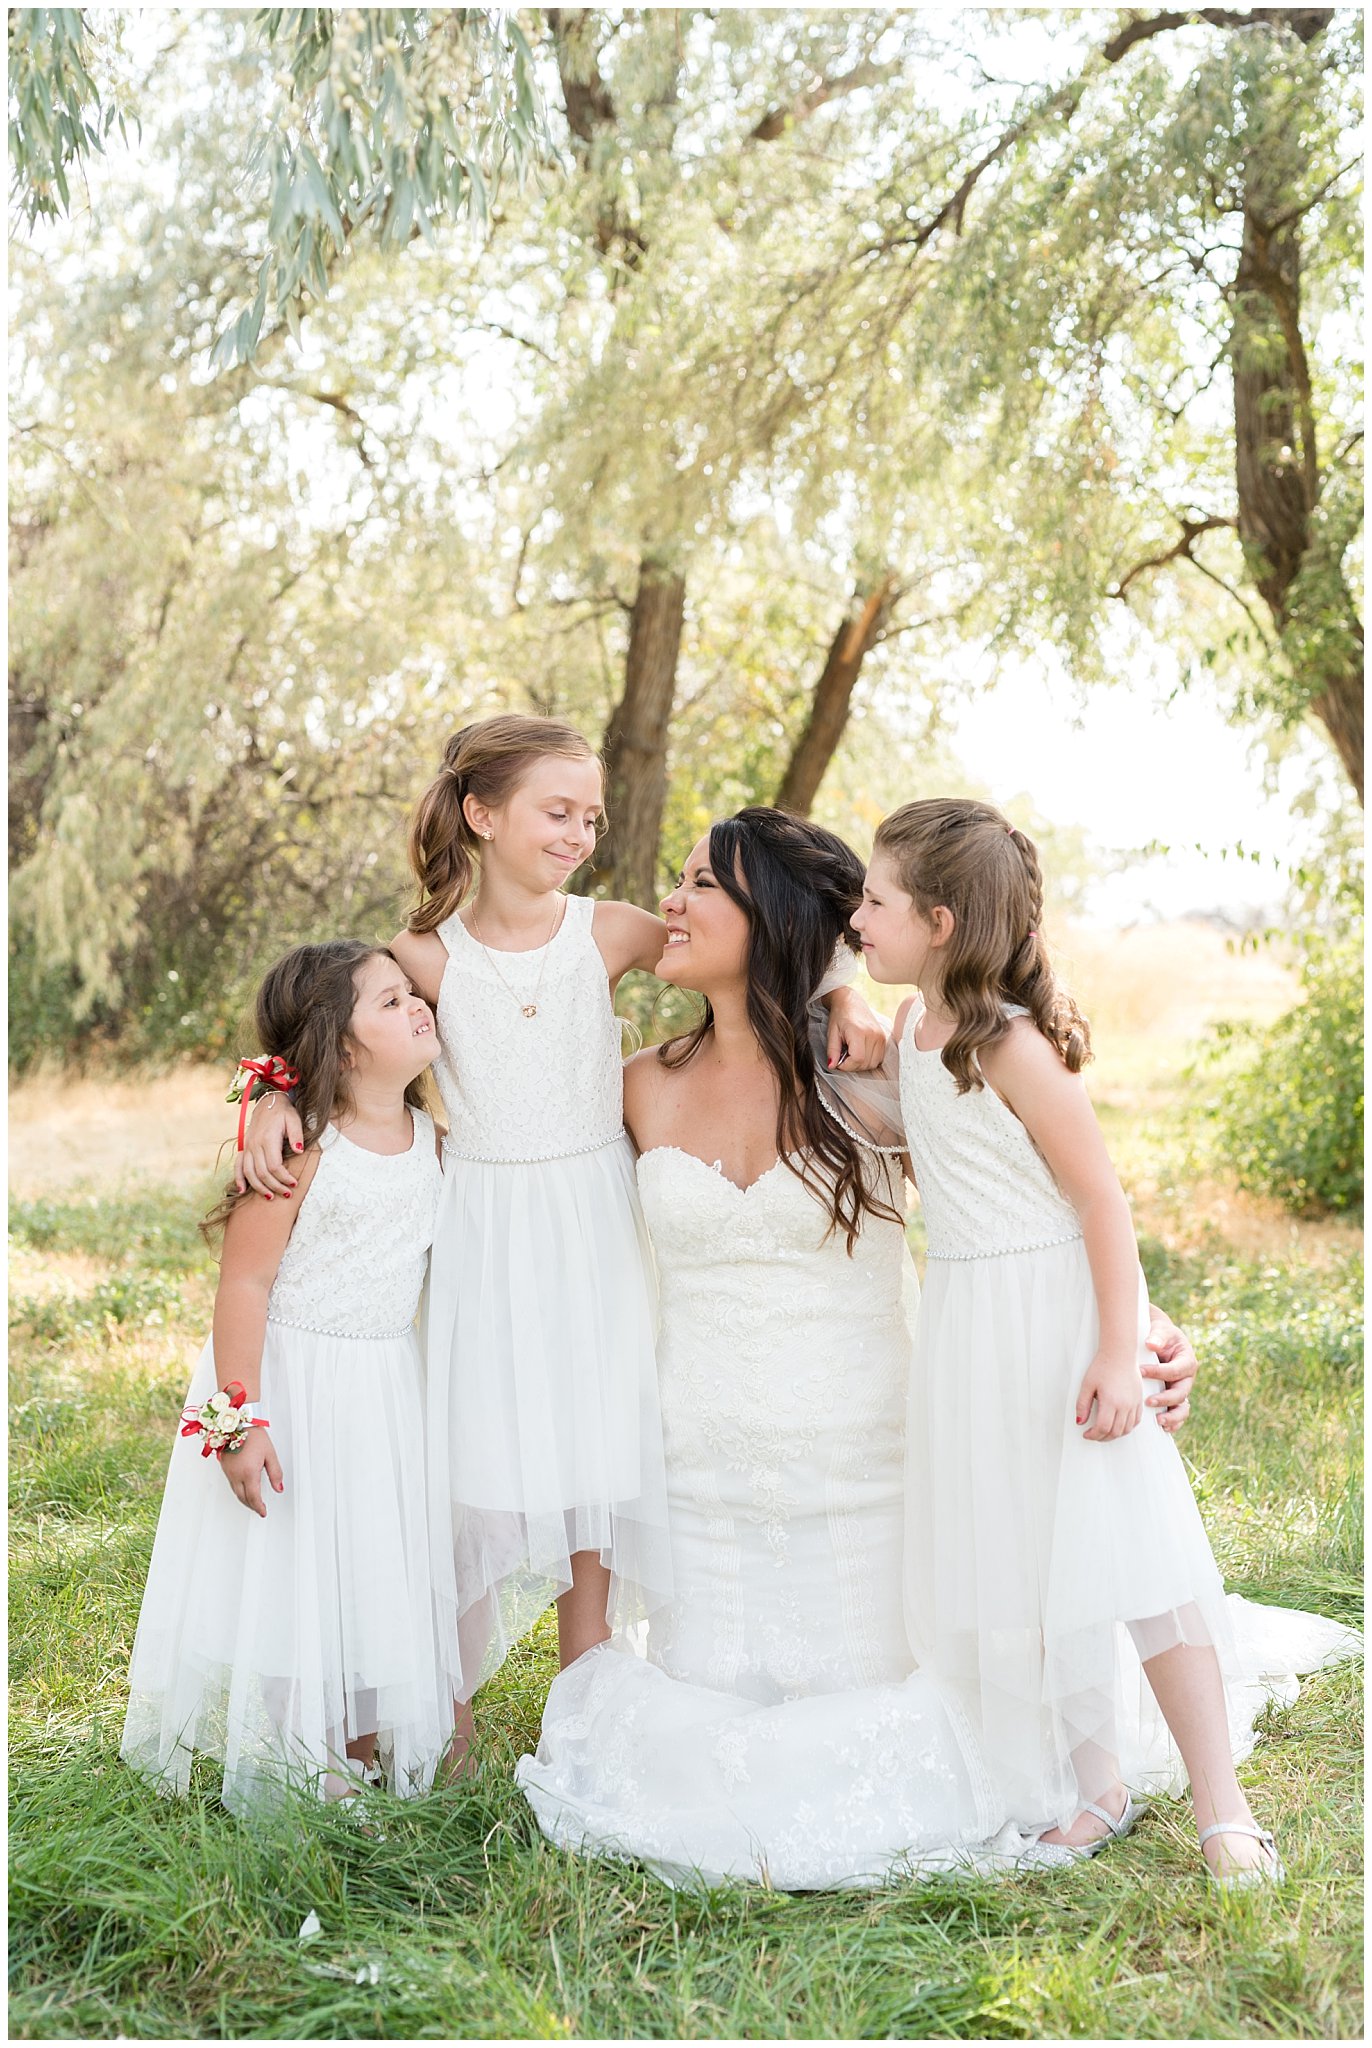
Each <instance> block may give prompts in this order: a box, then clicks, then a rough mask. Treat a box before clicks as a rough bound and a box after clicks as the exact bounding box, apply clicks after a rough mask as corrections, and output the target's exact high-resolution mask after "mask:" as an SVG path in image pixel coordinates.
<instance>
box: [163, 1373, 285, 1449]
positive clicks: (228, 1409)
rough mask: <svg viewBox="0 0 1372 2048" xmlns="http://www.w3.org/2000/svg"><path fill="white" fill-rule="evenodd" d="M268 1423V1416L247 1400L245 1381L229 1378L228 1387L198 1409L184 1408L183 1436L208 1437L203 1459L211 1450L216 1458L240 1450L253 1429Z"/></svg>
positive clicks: (182, 1413)
mask: <svg viewBox="0 0 1372 2048" xmlns="http://www.w3.org/2000/svg"><path fill="white" fill-rule="evenodd" d="M267 1426H268V1425H267V1418H266V1416H265V1415H255V1414H254V1413H253V1403H252V1402H251V1401H250V1400H249V1399H248V1395H247V1389H246V1388H245V1387H244V1385H243V1382H242V1380H230V1381H229V1384H228V1385H227V1386H226V1387H220V1388H218V1389H217V1391H216V1392H215V1393H213V1394H211V1395H210V1398H209V1400H208V1401H205V1402H202V1403H201V1405H200V1407H199V1408H184V1409H182V1411H181V1434H182V1436H203V1437H204V1439H205V1442H204V1445H203V1447H202V1449H201V1452H200V1455H201V1457H202V1458H208V1457H209V1455H210V1453H211V1452H213V1453H214V1455H215V1457H216V1458H222V1457H223V1455H224V1453H225V1451H238V1450H241V1449H242V1448H243V1446H244V1444H245V1443H246V1442H247V1441H248V1431H249V1430H250V1429H266V1428H267Z"/></svg>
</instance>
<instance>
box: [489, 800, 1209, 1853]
mask: <svg viewBox="0 0 1372 2048" xmlns="http://www.w3.org/2000/svg"><path fill="white" fill-rule="evenodd" d="M862 882H863V869H862V865H861V863H860V862H859V861H858V859H857V857H856V855H855V854H853V853H852V852H851V850H850V849H849V848H848V847H847V846H845V845H844V844H843V842H842V841H841V840H839V839H836V838H835V837H834V836H833V835H832V834H830V833H827V832H824V831H822V830H821V829H820V828H818V827H816V826H814V825H811V824H809V823H808V822H806V821H804V820H801V819H798V818H793V817H790V816H788V815H787V814H785V813H783V812H779V811H772V810H767V809H763V808H755V809H750V810H747V811H744V812H741V813H740V814H739V815H738V817H736V818H733V819H730V820H728V821H726V822H724V823H722V824H718V825H716V826H714V827H713V829H712V830H711V832H710V834H709V836H708V838H707V839H705V840H702V841H701V842H700V844H699V845H697V846H696V847H695V848H694V849H693V851H692V853H691V855H690V857H689V859H688V861H687V863H686V868H685V871H684V873H683V875H682V878H681V881H680V882H679V884H678V886H677V888H676V889H675V890H674V891H673V893H672V894H671V895H670V896H669V897H668V898H667V899H666V901H665V903H664V905H663V910H664V915H665V916H666V919H667V924H668V940H667V946H666V950H665V952H664V954H663V958H662V961H661V963H660V965H659V967H658V970H657V971H658V973H659V975H661V976H662V978H663V979H665V980H669V981H673V982H676V983H678V984H679V985H681V986H683V987H686V988H690V989H694V990H697V991H699V992H700V993H701V994H702V995H704V997H705V998H706V1005H705V1014H704V1018H703V1021H702V1022H701V1023H700V1025H699V1026H698V1027H697V1028H696V1030H695V1031H693V1032H691V1033H690V1034H688V1035H687V1036H686V1037H684V1038H679V1039H676V1040H674V1041H673V1042H672V1043H671V1044H669V1045H667V1046H663V1047H659V1048H655V1049H653V1050H650V1051H646V1052H643V1053H640V1054H639V1055H638V1056H637V1057H636V1058H635V1059H633V1060H632V1061H631V1062H630V1063H629V1065H628V1067H627V1069H626V1074H625V1121H626V1123H627V1125H628V1128H629V1131H630V1135H631V1136H632V1138H633V1139H634V1142H635V1144H636V1146H637V1149H638V1152H639V1163H638V1176H639V1186H640V1192H641V1195H642V1200H643V1208H644V1213H645V1215H646V1217H647V1221H648V1226H649V1230H650V1232H651V1236H652V1240H653V1247H654V1252H655V1256H656V1261H657V1267H658V1280H659V1287H660V1302H661V1306H660V1322H659V1349H658V1365H659V1378H660V1385H661V1400H662V1415H663V1427H664V1434H665V1450H666V1463H667V1475H668V1493H669V1500H670V1523H671V1540H672V1548H673V1567H674V1580H675V1587H676V1592H675V1596H674V1599H673V1601H672V1602H671V1604H670V1605H669V1606H668V1607H667V1608H665V1609H664V1610H661V1611H660V1612H659V1613H657V1614H655V1615H654V1616H653V1617H652V1618H651V1619H650V1620H649V1622H648V1623H647V1624H646V1625H645V1627H646V1636H644V1637H643V1639H642V1640H639V1641H629V1640H627V1639H625V1637H623V1636H618V1637H616V1638H614V1639H613V1640H611V1641H610V1642H607V1643H603V1644H600V1645H599V1646H597V1647H596V1648H595V1649H593V1650H590V1651H589V1652H587V1653H586V1654H585V1655H584V1656H582V1657H581V1658H579V1659H578V1660H577V1662H576V1663H574V1664H572V1665H571V1666H570V1667H569V1668H568V1669H567V1670H565V1671H564V1672H562V1673H561V1674H560V1676H559V1677H558V1678H557V1679H556V1680H555V1681H554V1683H553V1686H552V1689H551V1691H550V1693H549V1696H548V1702H547V1708H546V1711H545V1714H544V1720H543V1732H542V1740H541V1742H540V1745H539V1749H538V1753H537V1755H536V1756H534V1757H525V1758H524V1759H522V1761H521V1763H520V1766H519V1782H520V1784H521V1785H522V1787H523V1789H524V1792H525V1794H526V1796H527V1797H528V1799H529V1801H530V1803H531V1805H532V1807H533V1809H534V1812H535V1814H536V1815H537V1818H538V1820H539V1823H540V1825H541V1826H542V1828H543V1830H544V1832H545V1833H546V1834H547V1835H549V1836H550V1837H551V1838H552V1839H553V1840H555V1841H557V1842H560V1843H561V1844H563V1845H564V1846H565V1847H568V1848H570V1849H573V1850H594V1851H599V1852H601V1853H613V1854H619V1855H623V1856H631V1857H635V1858H637V1859H639V1860H642V1861H644V1862H647V1863H649V1864H650V1865H651V1866H652V1867H653V1868H655V1869H656V1870H657V1871H658V1872H659V1874H660V1875H662V1876H664V1877H666V1878H668V1879H669V1880H676V1881H684V1880H688V1879H699V1878H701V1877H703V1878H705V1879H707V1880H714V1879H720V1878H737V1877H743V1878H754V1879H761V1880H762V1881H763V1882H766V1883H770V1884H772V1885H774V1886H775V1887H777V1888H779V1889H791V1890H803V1889H812V1888H821V1887H830V1886H840V1885H863V1884H879V1883H882V1882H884V1881H886V1880H887V1879H888V1878H890V1877H891V1876H893V1875H900V1874H913V1873H917V1872H921V1871H929V1870H934V1869H942V1868H947V1867H950V1866H952V1865H955V1864H969V1863H971V1864H974V1865H977V1866H980V1867H997V1866H1000V1867H1004V1866H1005V1865H1006V1864H1008V1863H1011V1862H1013V1860H1014V1859H1015V1857H1016V1856H1017V1855H1018V1854H1020V1853H1021V1852H1022V1851H1023V1849H1024V1848H1025V1847H1026V1846H1027V1843H1028V1839H1029V1837H1028V1835H1027V1834H1026V1833H1023V1832H1021V1831H1020V1830H1019V1829H1017V1828H1016V1827H1015V1826H1014V1825H1013V1820H1014V1817H1013V1816H1011V1815H1008V1814H1007V1813H1006V1812H1005V1811H1004V1810H1003V1807H1002V1804H1001V1801H1000V1798H999V1796H998V1793H997V1790H996V1787H995V1785H994V1784H993V1782H992V1780H991V1778H990V1776H989V1775H988V1773H987V1771H986V1769H985V1766H984V1764H983V1762H982V1759H981V1757H980V1754H979V1751H978V1747H977V1742H976V1738H975V1735H974V1733H973V1730H972V1729H971V1728H970V1726H969V1725H968V1724H967V1722H966V1721H965V1720H964V1718H963V1717H962V1715H961V1713H960V1712H959V1711H958V1709H957V1707H956V1706H955V1704H954V1703H953V1702H952V1701H951V1700H950V1699H949V1698H948V1696H947V1695H946V1694H944V1693H943V1692H942V1691H941V1690H940V1689H939V1687H938V1686H937V1685H936V1684H935V1683H934V1681H933V1680H932V1679H930V1678H928V1677H926V1676H925V1675H923V1674H922V1673H920V1672H918V1671H916V1670H915V1669H914V1666H913V1660H912V1657H911V1655H910V1650H909V1646H908V1642H907V1638H906V1633H905V1627H904V1622H903V1619H902V1601H901V1579H900V1561H901V1551H902V1522H903V1488H904V1469H903V1438H904V1425H905V1407H906V1392H907V1379H908V1373H909V1364H910V1349H911V1346H910V1310H911V1308H912V1302H911V1296H912V1295H913V1293H914V1272H913V1267H912V1265H911V1263H910V1260H909V1256H908V1253H907V1251H906V1246H905V1237H904V1226H903V1214H902V1212H903V1207H904V1201H903V1179H902V1172H901V1163H900V1148H901V1143H902V1140H901V1137H900V1134H899V1132H898V1131H896V1130H894V1129H891V1128H889V1127H886V1128H883V1127H882V1125H881V1122H880V1121H879V1118H878V1116H877V1114H876V1112H875V1111H874V1109H873V1108H871V1107H866V1108H862V1109H859V1108H858V1106H857V1103H856V1100H855V1097H854V1095H852V1094H849V1095H848V1096H847V1099H846V1104H845V1103H844V1102H840V1101H839V1100H838V1099H836V1098H835V1097H834V1096H833V1095H832V1093H831V1092H830V1090H829V1084H828V1081H827V1077H825V1076H823V1075H822V1074H821V1073H820V1072H819V1070H818V1069H819V1066H820V1064H821V1063H822V1061H823V1053H822V1050H821V1052H820V1054H819V1061H818V1062H817V1060H816V1057H815V1052H814V1050H813V1049H812V1043H811V1036H810V1027H809V1023H808V1019H807V1005H808V1003H809V1000H810V998H811V997H812V996H813V994H814V992H815V991H816V990H817V988H818V987H819V985H820V982H821V980H822V978H823V976H824V974H825V970H826V967H827V965H828V963H829V961H830V958H831V956H832V954H833V951H834V947H835V942H836V940H838V939H839V938H840V937H841V936H843V935H845V934H846V932H847V926H848V919H849V917H850V915H851V914H852V912H853V910H854V909H855V908H856V906H857V903H858V901H859V899H860V896H861V890H862ZM849 942H850V943H851V940H850V941H849ZM817 1043H818V1044H820V1045H821V1046H822V1034H821V1036H820V1038H819V1040H818V1041H817ZM859 1092H860V1091H859ZM1152 1341H1153V1343H1154V1345H1155V1348H1157V1349H1158V1350H1159V1351H1160V1352H1161V1353H1162V1354H1163V1355H1164V1356H1171V1357H1172V1358H1173V1363H1172V1364H1171V1365H1169V1366H1165V1367H1164V1368H1163V1370H1162V1376H1165V1377H1167V1378H1168V1379H1169V1380H1172V1381H1173V1382H1174V1383H1175V1384H1174V1385H1172V1386H1171V1387H1170V1388H1169V1389H1168V1391H1167V1392H1166V1393H1164V1394H1163V1395H1162V1396H1160V1397H1158V1399H1159V1402H1160V1404H1161V1406H1162V1409H1163V1411H1164V1412H1163V1413H1161V1414H1159V1416H1158V1420H1159V1421H1160V1422H1163V1424H1164V1426H1173V1427H1174V1426H1175V1423H1176V1421H1177V1420H1179V1419H1180V1417H1181V1416H1182V1415H1183V1414H1184V1412H1185V1397H1186V1392H1187V1389H1188V1388H1189V1385H1190V1376H1191V1373H1192V1372H1193V1370H1194V1361H1193V1360H1192V1359H1191V1358H1190V1354H1189V1351H1188V1350H1187V1347H1186V1346H1185V1343H1184V1340H1183V1339H1181V1338H1180V1335H1179V1333H1177V1332H1176V1331H1175V1330H1174V1329H1173V1328H1172V1326H1171V1325H1169V1324H1167V1323H1166V1319H1165V1318H1159V1319H1158V1322H1157V1324H1155V1329H1154V1335H1153V1339H1152ZM1169 1409H1170V1411H1171V1412H1170V1413H1168V1412H1167V1411H1168V1410H1169Z"/></svg>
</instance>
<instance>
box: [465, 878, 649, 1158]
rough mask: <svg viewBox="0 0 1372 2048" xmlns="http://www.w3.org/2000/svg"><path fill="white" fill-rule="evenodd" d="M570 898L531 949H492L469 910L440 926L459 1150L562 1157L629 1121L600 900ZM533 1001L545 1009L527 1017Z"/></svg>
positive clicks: (610, 1136) (608, 1137) (607, 1139)
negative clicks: (596, 918)
mask: <svg viewBox="0 0 1372 2048" xmlns="http://www.w3.org/2000/svg"><path fill="white" fill-rule="evenodd" d="M565 900H566V906H567V907H566V910H565V912H564V913H563V918H562V923H561V925H560V926H559V928H558V931H557V934H556V936H555V937H554V938H553V939H552V940H551V941H550V942H549V943H548V945H546V946H538V947H536V948H535V949H534V950H533V951H532V952H529V953H494V954H493V953H488V952H487V950H486V949H485V947H483V946H482V945H480V944H479V942H478V941H477V940H476V939H474V938H473V937H472V935H471V933H470V932H469V931H468V930H467V928H466V926H465V925H464V924H463V922H462V920H461V918H460V917H450V918H448V919H447V921H446V922H445V923H444V924H441V925H440V926H439V927H438V936H439V938H440V939H442V941H443V944H444V946H445V947H446V948H447V952H448V964H447V967H446V969H445V970H444V974H443V982H442V986H441V987H440V989H439V992H438V1032H439V1036H440V1038H441V1039H442V1041H443V1052H442V1054H441V1056H440V1058H439V1059H438V1061H437V1062H436V1064H435V1068H434V1071H435V1073H436V1074H437V1076H438V1085H439V1087H440V1089H441V1090H442V1094H443V1106H444V1108H445V1110H446V1111H447V1114H448V1149H449V1150H450V1151H451V1152H452V1153H454V1154H455V1155H456V1156H457V1157H459V1158H462V1159H480V1160H493V1161H498V1162H502V1163H503V1162H514V1161H520V1160H536V1159H561V1158H566V1157H567V1156H568V1155H569V1154H571V1153H575V1152H591V1151H594V1150H595V1149H596V1148H597V1147H598V1146H601V1145H608V1144H610V1143H612V1142H613V1141H614V1140H615V1139H616V1138H618V1137H619V1135H620V1133H621V1132H622V1130H623V1128H624V1071H623V1063H622V1059H621V1055H620V1032H619V1020H618V1019H617V1017H616V1016H615V1013H614V1004H613V1002H612V1001H611V999H610V984H609V979H608V977H607V975H606V972H605V962H604V960H603V959H602V958H601V955H600V949H599V947H598V946H597V945H596V942H595V939H594V938H593V937H592V934H591V920H592V917H593V915H594V911H595V905H594V903H593V902H592V901H591V899H590V898H589V897H586V896H568V897H567V898H566V899H565ZM534 1002H536V1003H537V1014H536V1015H534V1016H532V1017H526V1016H524V1015H523V1013H522V1012H523V1005H525V1004H526V1003H534Z"/></svg>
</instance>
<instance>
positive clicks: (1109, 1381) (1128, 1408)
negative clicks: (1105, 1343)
mask: <svg viewBox="0 0 1372 2048" xmlns="http://www.w3.org/2000/svg"><path fill="white" fill-rule="evenodd" d="M1092 1402H1094V1403H1095V1408H1096V1414H1095V1420H1094V1421H1091V1404H1092ZM1142 1416H1143V1375H1142V1373H1141V1372H1140V1371H1139V1368H1138V1365H1137V1363H1136V1362H1135V1360H1134V1359H1132V1358H1129V1359H1122V1358H1111V1357H1109V1356H1108V1355H1107V1354H1106V1353H1105V1352H1102V1351H1098V1352H1097V1353H1096V1355H1095V1357H1094V1358H1093V1359H1092V1360H1091V1363H1090V1366H1089V1367H1088V1368H1087V1373H1086V1377H1085V1379H1084V1380H1083V1381H1082V1383H1081V1391H1080V1392H1079V1393H1078V1395H1077V1421H1078V1423H1085V1422H1090V1423H1091V1426H1090V1428H1089V1429H1087V1431H1086V1441H1087V1443H1089V1444H1104V1443H1113V1442H1114V1440H1115V1438H1116V1437H1121V1436H1128V1434H1129V1432H1130V1430H1131V1429H1137V1428H1138V1426H1139V1422H1140V1421H1141V1419H1142Z"/></svg>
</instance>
